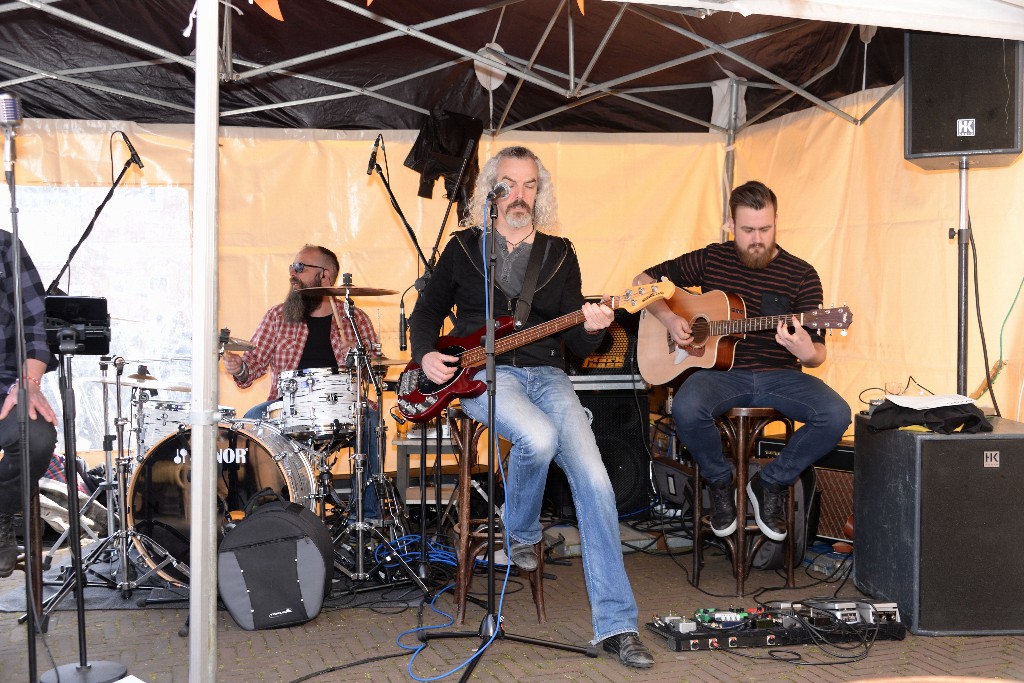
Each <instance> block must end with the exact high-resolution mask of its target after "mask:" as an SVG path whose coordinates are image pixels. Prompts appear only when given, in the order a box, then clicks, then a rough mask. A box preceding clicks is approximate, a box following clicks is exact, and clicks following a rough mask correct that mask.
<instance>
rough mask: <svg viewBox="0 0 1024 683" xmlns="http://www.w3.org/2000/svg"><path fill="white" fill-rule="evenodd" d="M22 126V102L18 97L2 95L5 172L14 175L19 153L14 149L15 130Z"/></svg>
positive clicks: (0, 115)
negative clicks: (15, 162)
mask: <svg viewBox="0 0 1024 683" xmlns="http://www.w3.org/2000/svg"><path fill="white" fill-rule="evenodd" d="M20 125H21V101H20V100H18V96H17V95H11V94H9V93H0V128H3V130H4V170H5V171H6V173H7V174H8V175H10V174H12V173H14V161H15V160H16V159H17V156H18V155H17V152H16V151H15V148H14V129H15V128H17V127H18V126H20Z"/></svg>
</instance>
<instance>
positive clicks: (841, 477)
mask: <svg viewBox="0 0 1024 683" xmlns="http://www.w3.org/2000/svg"><path fill="white" fill-rule="evenodd" d="M783 445H785V444H784V443H783V442H782V441H781V440H779V439H770V438H768V439H760V440H759V441H758V442H757V455H758V457H762V458H765V457H774V456H776V455H778V454H779V450H781V448H782V446H783ZM853 457H854V448H853V439H843V440H842V441H840V442H839V444H838V445H836V447H835V448H833V449H832V450H831V451H830V452H829V453H827V454H826V455H825V456H824V457H823V458H821V460H819V461H818V462H816V463H814V473H815V474H816V475H817V481H818V491H820V492H821V500H820V503H819V507H818V515H817V525H815V524H814V519H813V517H814V516H813V515H812V520H811V529H809V530H808V536H809V537H810V536H812V535H814V536H817V537H818V538H822V539H827V540H830V541H853V539H852V538H850V537H849V536H848V535H847V531H848V528H847V526H846V524H847V521H848V520H849V519H850V517H852V516H853ZM815 526H816V528H815Z"/></svg>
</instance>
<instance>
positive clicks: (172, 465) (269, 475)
mask: <svg viewBox="0 0 1024 683" xmlns="http://www.w3.org/2000/svg"><path fill="white" fill-rule="evenodd" d="M216 457H217V519H218V526H217V542H218V544H219V542H220V539H221V537H222V536H223V526H224V524H225V523H226V522H228V521H230V519H231V513H237V515H236V517H238V518H239V519H240V518H241V513H242V511H243V510H244V509H245V506H246V504H247V503H248V502H249V500H250V499H251V498H252V497H253V496H254V495H255V494H257V493H259V492H260V491H262V490H264V489H266V488H269V489H272V490H273V491H274V492H275V493H277V495H279V496H280V497H281V498H282V499H284V500H290V501H293V502H296V503H299V504H301V505H303V506H304V507H307V508H309V509H311V510H312V509H314V502H313V499H312V493H313V482H314V477H313V471H312V468H311V467H310V465H309V462H308V460H307V459H306V457H305V455H304V454H303V453H302V451H301V449H300V447H299V445H298V444H296V443H295V442H294V441H292V440H290V439H288V438H286V437H285V436H283V435H282V434H281V433H280V432H279V431H277V430H276V429H274V428H273V427H270V426H268V425H265V424H256V423H252V422H249V421H244V420H239V421H236V422H232V423H230V424H227V425H225V424H221V425H219V426H218V428H217V456H216ZM191 491H192V430H191V428H185V429H182V430H180V431H178V432H177V433H175V434H172V435H170V436H168V437H166V438H165V439H164V440H163V441H160V442H159V443H158V444H156V445H155V446H154V447H153V448H152V449H150V450H149V452H148V453H146V457H145V458H144V459H143V461H142V462H141V463H140V464H139V465H138V466H137V467H136V468H135V471H134V472H133V474H132V479H131V482H130V483H129V485H128V495H127V502H128V514H127V522H128V526H129V528H131V529H133V530H134V531H135V532H136V535H133V536H132V541H133V543H134V544H135V548H136V549H137V550H138V551H139V554H140V555H141V556H142V558H143V559H144V560H145V561H146V563H147V564H148V565H149V566H150V567H152V568H154V569H156V568H157V567H159V569H158V570H157V573H158V574H159V575H160V576H162V577H163V578H164V579H167V580H168V581H171V582H172V583H177V584H182V585H186V584H188V574H187V573H185V572H184V571H183V570H179V569H175V568H174V567H173V565H172V563H171V562H170V561H167V562H166V563H165V560H167V559H168V556H170V558H173V560H175V561H177V562H181V563H183V564H185V565H186V566H188V564H189V562H190V558H189V548H190V536H189V534H190V528H191V524H190V518H191V509H190V506H191V504H192V501H191ZM314 511H315V510H314ZM140 535H141V536H140ZM161 549H162V550H161ZM164 551H166V552H164ZM210 552H216V548H211V549H210Z"/></svg>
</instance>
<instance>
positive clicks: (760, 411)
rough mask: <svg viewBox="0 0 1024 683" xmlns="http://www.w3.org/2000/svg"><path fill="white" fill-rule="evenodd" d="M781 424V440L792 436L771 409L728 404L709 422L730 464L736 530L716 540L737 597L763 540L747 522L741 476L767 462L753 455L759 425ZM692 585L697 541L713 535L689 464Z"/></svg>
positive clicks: (789, 527)
mask: <svg viewBox="0 0 1024 683" xmlns="http://www.w3.org/2000/svg"><path fill="white" fill-rule="evenodd" d="M775 422H781V423H782V424H783V425H784V426H785V429H786V435H785V441H786V443H789V439H790V438H791V437H792V436H793V421H792V420H791V419H789V418H788V417H786V416H785V415H783V414H782V413H780V412H778V411H777V410H775V409H773V408H733V409H731V410H729V411H728V412H727V413H725V414H724V415H720V416H719V417H717V418H715V424H716V425H717V426H718V429H719V431H720V432H721V433H722V441H723V444H722V445H723V448H724V451H725V455H726V457H727V458H729V459H730V460H732V461H733V463H734V465H735V466H736V476H735V484H736V519H737V520H738V523H737V525H736V531H734V532H733V533H732V534H730V535H729V536H726V537H724V538H722V539H721V540H722V542H723V543H724V544H725V546H726V549H727V550H728V551H729V556H730V557H731V559H732V573H733V576H734V577H736V595H737V596H742V595H743V583H744V581H745V580H746V578H747V576H749V575H750V568H751V565H752V564H753V561H754V556H755V555H756V554H757V551H758V550H759V549H760V548H761V546H762V545H764V543H765V542H766V541H767V540H769V539H768V537H767V536H765V535H764V534H763V533H761V530H760V529H759V528H758V526H757V524H756V523H755V521H754V519H753V517H752V516H751V519H750V520H749V521H748V520H747V503H748V501H747V479H748V473H749V466H750V464H751V463H756V464H759V465H761V466H762V467H763V466H765V465H767V464H768V463H770V462H771V461H772V459H771V458H760V457H757V456H756V455H755V454H754V453H755V448H756V446H757V439H758V437H760V436H761V435H762V434H763V432H764V429H765V427H767V426H768V425H770V424H772V423H775ZM693 471H694V476H693V491H694V503H693V529H694V531H693V585H694V586H696V585H698V584H699V583H700V570H701V567H702V566H703V565H704V551H703V539H704V537H705V536H706V535H707V534H712V535H714V532H713V531H712V530H711V516H710V515H709V514H704V511H703V509H702V502H703V501H702V499H703V495H702V491H703V485H704V482H703V481H702V480H701V477H700V467H699V466H697V465H696V463H695V464H694V467H693ZM793 496H794V486H793V484H790V485H789V496H788V500H787V501H786V531H787V533H786V539H785V540H784V541H782V543H784V544H785V564H786V587H787V588H793V587H794V585H795V584H794V580H793V537H794V534H795V528H796V524H795V519H796V518H795V514H794V497H793Z"/></svg>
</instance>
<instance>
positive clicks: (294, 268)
mask: <svg viewBox="0 0 1024 683" xmlns="http://www.w3.org/2000/svg"><path fill="white" fill-rule="evenodd" d="M306 268H319V269H320V270H322V271H324V272H325V273H326V272H327V269H326V268H324V267H323V266H314V265H313V264H312V263H301V262H299V261H296V262H295V263H293V264H291V265H290V266H288V270H290V271H291V272H293V273H295V274H298V273H301V272H302V271H304V270H306Z"/></svg>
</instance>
